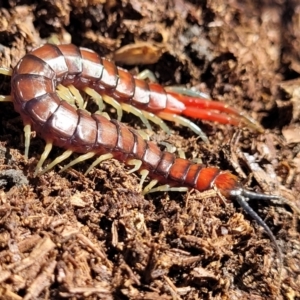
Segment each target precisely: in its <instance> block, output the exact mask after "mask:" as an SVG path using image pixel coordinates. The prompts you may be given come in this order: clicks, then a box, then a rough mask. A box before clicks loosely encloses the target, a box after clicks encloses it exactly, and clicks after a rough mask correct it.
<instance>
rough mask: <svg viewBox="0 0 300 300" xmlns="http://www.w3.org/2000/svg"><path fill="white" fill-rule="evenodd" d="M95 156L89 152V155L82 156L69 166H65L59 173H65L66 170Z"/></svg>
mask: <svg viewBox="0 0 300 300" xmlns="http://www.w3.org/2000/svg"><path fill="white" fill-rule="evenodd" d="M95 154H96V153H95V152H88V153H85V154H82V155H80V156H78V157H77V158H76V159H74V160H72V161H71V162H70V163H69V164H67V165H66V166H64V167H63V168H62V169H61V170H60V171H59V172H63V171H65V170H67V169H68V168H70V167H72V166H74V165H76V164H78V163H80V162H83V161H85V160H87V159H90V158H92V157H93V156H95Z"/></svg>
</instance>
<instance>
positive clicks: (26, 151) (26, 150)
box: [24, 124, 31, 158]
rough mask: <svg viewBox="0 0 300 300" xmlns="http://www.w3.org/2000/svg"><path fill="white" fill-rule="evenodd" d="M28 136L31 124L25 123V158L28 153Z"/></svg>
mask: <svg viewBox="0 0 300 300" xmlns="http://www.w3.org/2000/svg"><path fill="white" fill-rule="evenodd" d="M30 136H31V124H26V125H25V126H24V137H25V157H26V158H28V154H29V146H30Z"/></svg>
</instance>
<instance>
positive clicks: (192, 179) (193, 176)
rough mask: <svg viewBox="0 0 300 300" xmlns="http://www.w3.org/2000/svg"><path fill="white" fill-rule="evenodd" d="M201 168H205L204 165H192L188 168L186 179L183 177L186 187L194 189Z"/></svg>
mask: <svg viewBox="0 0 300 300" xmlns="http://www.w3.org/2000/svg"><path fill="white" fill-rule="evenodd" d="M203 168H205V167H204V165H201V164H194V165H191V166H190V168H189V170H188V172H187V174H186V177H185V183H186V185H187V186H190V187H195V185H196V184H197V179H198V176H199V174H200V171H201V170H202V169H203Z"/></svg>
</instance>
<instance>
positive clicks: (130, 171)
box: [127, 159, 142, 174]
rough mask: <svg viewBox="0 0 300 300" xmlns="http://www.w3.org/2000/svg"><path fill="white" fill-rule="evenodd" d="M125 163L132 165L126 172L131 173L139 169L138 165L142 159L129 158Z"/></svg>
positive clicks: (139, 165)
mask: <svg viewBox="0 0 300 300" xmlns="http://www.w3.org/2000/svg"><path fill="white" fill-rule="evenodd" d="M127 165H130V166H134V167H133V168H132V169H131V170H129V171H128V172H127V174H131V173H133V172H136V171H138V170H139V169H140V167H141V165H142V161H141V160H139V159H130V160H128V161H127Z"/></svg>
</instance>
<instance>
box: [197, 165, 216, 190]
mask: <svg viewBox="0 0 300 300" xmlns="http://www.w3.org/2000/svg"><path fill="white" fill-rule="evenodd" d="M219 173H220V170H219V169H218V168H214V167H209V168H205V169H202V170H201V171H200V174H199V176H198V179H197V183H196V186H195V188H196V189H197V190H198V191H200V192H203V191H207V190H209V189H211V188H212V184H213V182H214V180H215V178H216V176H217V175H218V174H219Z"/></svg>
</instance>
